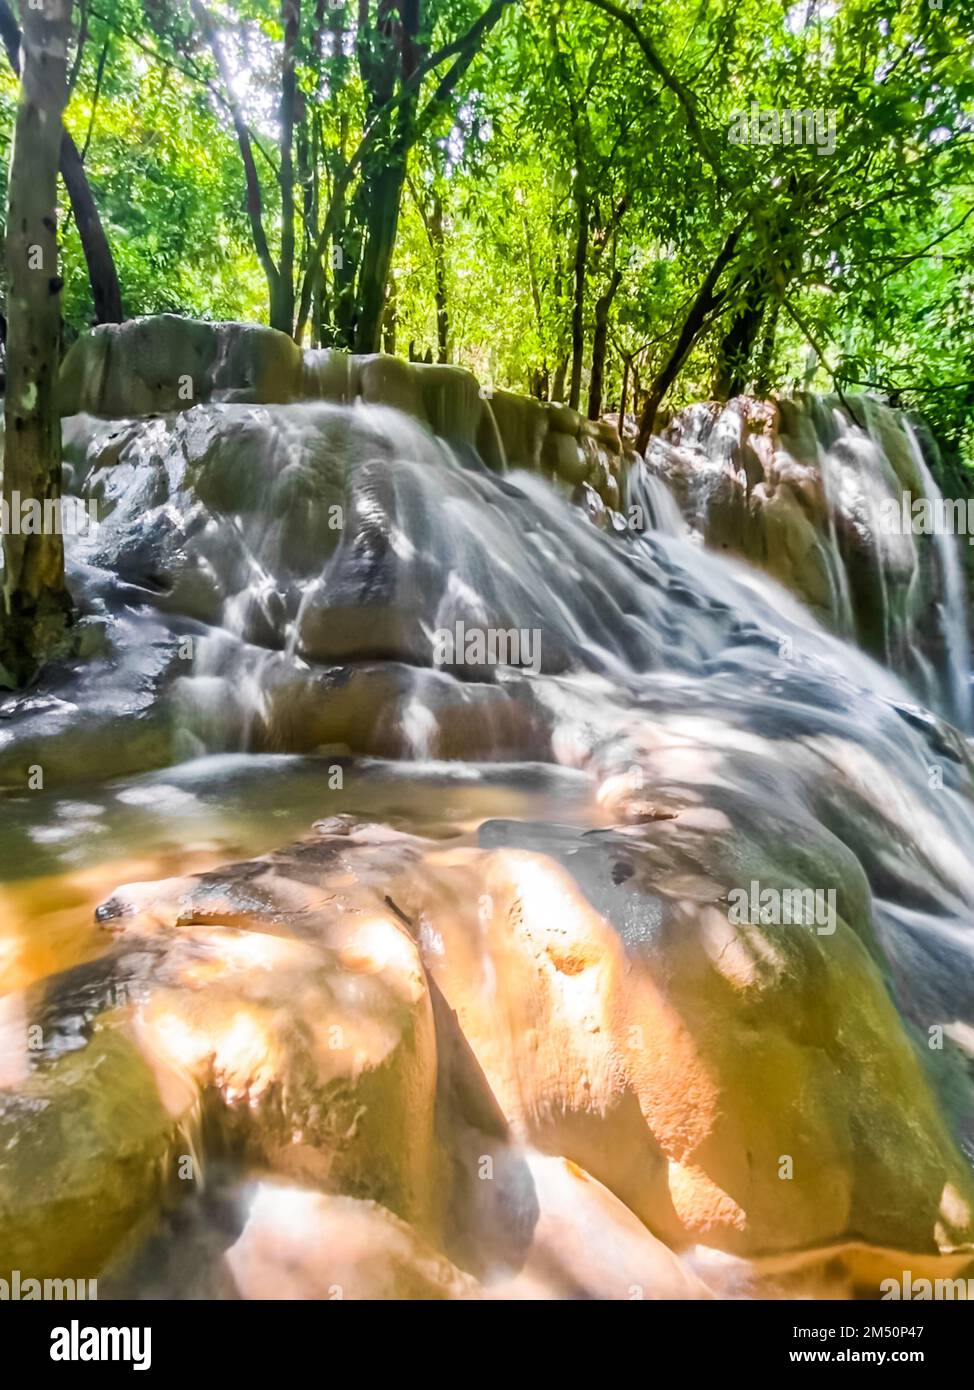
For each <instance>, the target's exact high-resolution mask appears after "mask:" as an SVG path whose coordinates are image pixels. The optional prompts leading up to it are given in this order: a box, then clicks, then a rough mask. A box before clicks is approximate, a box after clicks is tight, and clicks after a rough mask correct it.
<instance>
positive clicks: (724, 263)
mask: <svg viewBox="0 0 974 1390" xmlns="http://www.w3.org/2000/svg"><path fill="white" fill-rule="evenodd" d="M743 230H744V223H743V222H742V223H739V224H738V226H736V227H735V228H734V230H733V231H732V232H731V233H730V235H729V236H728V238H727V240H726V241H725V242H724V245H723V247H722V248H721V251H720V255H719V256H718V257H717V259H716V260H715V261H714V263H713V265H712V266H711V267H710V270H709V271H708V272H707V275H706V277H705V278H704V281H703V284H702V285H701V286H700V289H699V290H698V291H697V296H696V298H695V299H694V301H693V303H692V304H691V306H690V309H689V311H688V312H687V316H686V318H685V319H684V321H683V327H682V328H681V330H680V335H679V337H678V338H677V340H676V343H675V344H674V346H673V350H672V352H671V353H670V355H669V357H668V358H667V359H666V361H665V363H664V364H663V367H662V369H661V370H660V371H659V372H658V373H657V374H656V377H655V378H654V380H653V384H652V386H651V387H650V389H649V396H648V397H647V400H646V404H645V406H644V408H643V413H642V418H641V419H640V421H639V437H638V439H637V440H636V448H637V450H638V451H639V453H641V454H643V453H645V452H646V446H647V445H648V444H649V441H650V438H651V437H652V433H653V427H654V425H655V424H656V416H657V413H658V411H659V408H660V405H661V404H662V401H663V398H664V396H665V395H666V393H667V391H668V390H669V389H670V387H671V386H672V385H673V382H674V381H675V380H676V378H677V376H678V375H679V372H680V368H681V367H682V366H683V364H684V362H685V361H686V359H687V357H688V356H689V353H690V349H691V348H692V347H693V345H694V343H695V342H696V341H697V338H698V337H699V335H700V333H701V332H702V331H703V329H704V327H705V326H706V324H707V320H708V318H709V316H710V314H711V313H712V312H713V310H714V309H715V308H716V307H717V306H718V305H719V304H720V303H721V302H722V300H723V295H718V294H717V293H716V287H717V281H718V280H719V279H720V277H721V275H723V273H724V271H725V270H726V269H727V267H728V265H730V263H731V261H732V260H733V259H734V257H735V255H736V254H737V243H738V241H739V240H740V237H741V233H742V232H743Z"/></svg>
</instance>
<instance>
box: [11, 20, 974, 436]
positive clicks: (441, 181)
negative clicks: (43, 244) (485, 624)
mask: <svg viewBox="0 0 974 1390" xmlns="http://www.w3.org/2000/svg"><path fill="white" fill-rule="evenodd" d="M14 10H15V7H13V8H12V7H11V5H10V4H8V3H7V0H0V20H2V24H3V29H4V34H3V38H4V42H5V46H6V49H7V61H6V63H5V66H4V69H3V72H2V77H0V141H2V142H3V150H2V153H0V164H2V167H4V168H6V165H7V163H8V160H9V147H10V141H11V133H12V127H13V120H14V114H15V109H16V102H17V92H18V79H17V76H16V72H15V60H16V56H17V53H16V25H17V17H16V14H15V12H14ZM76 23H77V43H76V47H75V51H74V53H73V55H72V61H71V63H70V71H69V101H68V105H67V108H66V112H65V118H64V120H65V128H66V130H67V131H68V133H69V135H70V137H71V138H72V140H73V143H74V146H75V147H76V152H77V155H78V158H79V159H80V162H81V165H82V166H83V176H82V178H83V181H85V182H86V183H87V187H88V189H89V191H90V195H91V197H92V198H93V200H94V206H95V208H96V209H97V217H98V219H99V220H100V223H101V227H102V229H103V232H104V237H105V239H106V240H107V244H108V248H109V250H110V256H111V259H112V261H113V263H114V268H115V272H116V274H117V285H118V291H119V292H120V299H121V306H122V312H124V315H125V316H126V317H133V316H136V315H141V314H153V313H160V312H172V313H179V314H187V315H193V316H196V317H201V318H213V319H223V318H240V319H249V320H256V321H259V322H265V323H270V324H272V325H273V326H274V327H277V328H279V329H281V330H282V331H284V332H288V333H291V334H292V335H293V336H295V337H296V338H297V339H298V340H299V341H301V342H304V343H305V344H307V345H323V346H330V347H337V348H347V349H351V350H353V351H359V352H371V351H376V350H380V349H384V350H386V351H392V352H398V353H399V354H401V355H404V356H405V355H407V354H408V355H410V356H415V357H419V358H428V359H430V360H435V361H441V362H456V363H461V364H463V365H465V366H468V367H470V368H472V369H473V370H474V371H475V372H476V373H477V374H478V376H479V377H480V379H481V380H482V381H484V382H485V383H488V384H493V385H495V386H498V387H511V388H513V389H516V390H519V391H526V392H531V393H532V394H535V395H538V396H540V397H542V398H546V399H552V400H563V401H565V402H568V403H570V404H572V405H576V406H579V407H580V408H581V409H582V410H583V411H587V412H588V413H589V414H590V415H591V416H592V417H593V418H595V417H597V416H598V415H600V414H601V413H603V412H606V411H617V410H619V409H620V407H625V409H626V410H627V411H628V412H629V413H636V414H641V415H642V418H643V423H644V430H645V429H648V428H649V424H648V423H647V421H649V422H653V421H658V419H659V418H660V412H661V411H663V410H665V409H671V408H674V407H676V406H678V405H680V404H683V403H685V402H687V401H690V400H694V399H700V398H708V397H715V398H718V399H721V398H727V397H728V396H731V395H734V394H738V393H740V392H742V391H753V392H755V393H762V392H767V391H771V390H782V389H793V388H796V387H799V388H800V387H802V386H806V387H814V388H817V389H830V388H832V387H833V386H837V387H838V388H839V389H840V390H849V391H853V390H861V389H864V388H865V389H872V390H873V391H874V392H875V393H877V394H879V395H881V396H882V397H883V398H885V399H887V400H890V401H892V402H893V403H894V404H903V405H906V406H909V407H911V408H914V409H917V410H919V411H921V412H922V413H923V414H924V415H925V416H926V418H927V419H928V420H929V421H930V423H931V425H932V426H933V428H934V429H935V432H936V433H937V435H938V436H939V438H940V440H941V442H942V443H943V444H945V445H946V446H948V448H950V449H951V450H953V451H956V452H957V453H959V454H960V455H961V456H962V457H964V458H965V459H966V461H967V462H969V463H974V427H972V418H974V254H972V250H974V216H972V214H974V154H972V149H974V119H972V110H974V104H972V97H974V69H972V58H971V55H972V51H974V50H972V44H971V37H972V13H971V7H970V6H969V5H967V4H959V3H948V4H945V5H944V6H942V7H940V6H938V5H936V4H931V3H930V2H929V0H911V3H906V4H894V3H890V2H889V0H842V3H839V0H822V2H821V3H818V2H817V0H802V2H801V3H797V4H780V3H774V2H773V3H770V4H769V3H757V2H756V0H717V3H707V0H668V3H667V4H666V5H654V4H651V3H642V2H641V0H378V3H376V0H81V3H80V5H79V6H77V7H76ZM62 173H65V165H64V158H63V154H62ZM75 173H76V175H77V169H76V170H75ZM4 177H6V174H4ZM60 189H61V194H60V196H61V207H60V211H59V222H60V234H61V240H62V269H61V274H62V276H63V279H64V282H65V285H64V292H63V296H62V308H63V314H64V319H65V335H66V337H71V336H73V335H75V334H77V333H78V332H80V331H82V330H83V329H84V328H86V327H87V326H89V325H90V324H92V323H94V322H96V321H98V320H99V319H100V318H105V317H108V318H112V317H118V313H117V311H116V312H114V313H113V312H112V310H111V308H110V307H109V309H108V310H107V311H106V309H105V303H104V302H101V303H98V302H96V291H95V289H93V285H94V281H95V277H94V275H93V274H92V275H91V276H90V275H89V271H90V270H91V266H90V263H89V264H87V265H86V255H87V254H88V253H90V245H89V246H86V244H85V237H84V236H83V235H82V234H81V231H79V224H80V223H82V222H83V220H84V214H83V213H81V214H80V215H79V211H78V208H77V207H76V206H75V205H74V200H73V199H72V197H71V196H70V194H69V191H68V187H67V174H65V182H62V183H61V185H60ZM4 192H5V190H4ZM4 201H5V199H4ZM103 294H104V295H107V302H108V304H109V305H110V304H111V299H112V294H111V287H110V286H109V289H108V290H103Z"/></svg>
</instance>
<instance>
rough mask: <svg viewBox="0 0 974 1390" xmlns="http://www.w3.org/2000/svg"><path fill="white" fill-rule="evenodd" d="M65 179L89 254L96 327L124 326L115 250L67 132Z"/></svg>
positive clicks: (63, 155)
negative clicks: (107, 325)
mask: <svg viewBox="0 0 974 1390" xmlns="http://www.w3.org/2000/svg"><path fill="white" fill-rule="evenodd" d="M61 177H62V178H63V179H64V186H65V188H66V189H67V191H68V197H69V198H70V199H71V207H72V208H73V209H74V220H75V222H76V224H77V227H78V236H79V237H80V239H81V248H82V250H83V251H84V253H85V263H86V264H87V266H88V280H89V282H90V283H91V298H92V300H93V302H94V306H95V323H121V322H122V321H123V319H124V317H125V315H124V313H123V312H122V291H121V288H120V286H119V283H118V271H117V270H116V269H115V259H114V257H113V256H112V248H111V247H110V246H109V244H108V237H107V236H106V235H105V228H104V227H103V226H102V221H101V218H100V217H99V215H98V208H97V207H96V206H95V199H94V197H93V195H92V192H91V185H90V184H89V182H88V179H87V176H86V175H85V166H84V164H83V163H82V162H81V155H80V153H79V151H78V147H77V145H76V144H75V143H74V141H73V140H72V138H71V136H70V135H69V134H68V132H67V131H65V132H64V136H63V138H62V140H61Z"/></svg>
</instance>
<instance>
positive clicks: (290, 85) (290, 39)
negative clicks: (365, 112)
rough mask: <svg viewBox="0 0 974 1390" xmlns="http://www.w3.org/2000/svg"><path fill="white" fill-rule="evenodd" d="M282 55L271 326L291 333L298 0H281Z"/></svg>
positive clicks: (299, 7)
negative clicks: (277, 227) (278, 196)
mask: <svg viewBox="0 0 974 1390" xmlns="http://www.w3.org/2000/svg"><path fill="white" fill-rule="evenodd" d="M281 27H282V28H283V30H284V57H283V65H282V74H281V133H280V141H279V145H278V149H279V152H280V156H281V173H280V182H281V255H280V258H279V261H278V274H277V283H276V285H275V286H274V287H273V289H272V291H271V327H272V328H277V329H279V330H280V331H281V332H282V333H287V334H293V333H294V116H295V103H296V99H297V72H296V65H297V47H298V34H299V32H300V28H301V0H281Z"/></svg>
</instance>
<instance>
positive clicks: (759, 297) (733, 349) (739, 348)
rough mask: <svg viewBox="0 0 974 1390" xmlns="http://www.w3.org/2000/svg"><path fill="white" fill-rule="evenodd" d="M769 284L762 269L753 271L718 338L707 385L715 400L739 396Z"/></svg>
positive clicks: (763, 310) (765, 302)
mask: <svg viewBox="0 0 974 1390" xmlns="http://www.w3.org/2000/svg"><path fill="white" fill-rule="evenodd" d="M769 288H770V285H769V282H768V277H767V276H766V275H765V274H764V273H763V272H762V271H760V270H759V271H756V272H755V274H754V276H753V278H752V280H751V283H750V284H749V286H748V288H747V292H746V294H745V298H744V303H743V304H742V305H741V307H740V309H738V311H737V313H736V314H735V315H734V318H733V320H732V322H731V325H730V328H729V329H728V330H727V332H726V333H725V334H724V336H723V338H722V339H721V341H720V347H719V349H718V354H717V370H716V372H715V373H714V379H713V383H712V385H711V394H712V395H713V397H714V399H715V400H718V401H727V400H730V399H731V397H732V396H739V395H740V394H741V392H742V391H743V390H744V388H745V387H746V385H747V379H748V367H749V366H750V362H751V353H752V351H753V350H754V344H755V342H756V341H757V336H758V332H759V331H760V328H761V322H762V320H763V318H764V312H765V306H766V304H767V294H768V290H769Z"/></svg>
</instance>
